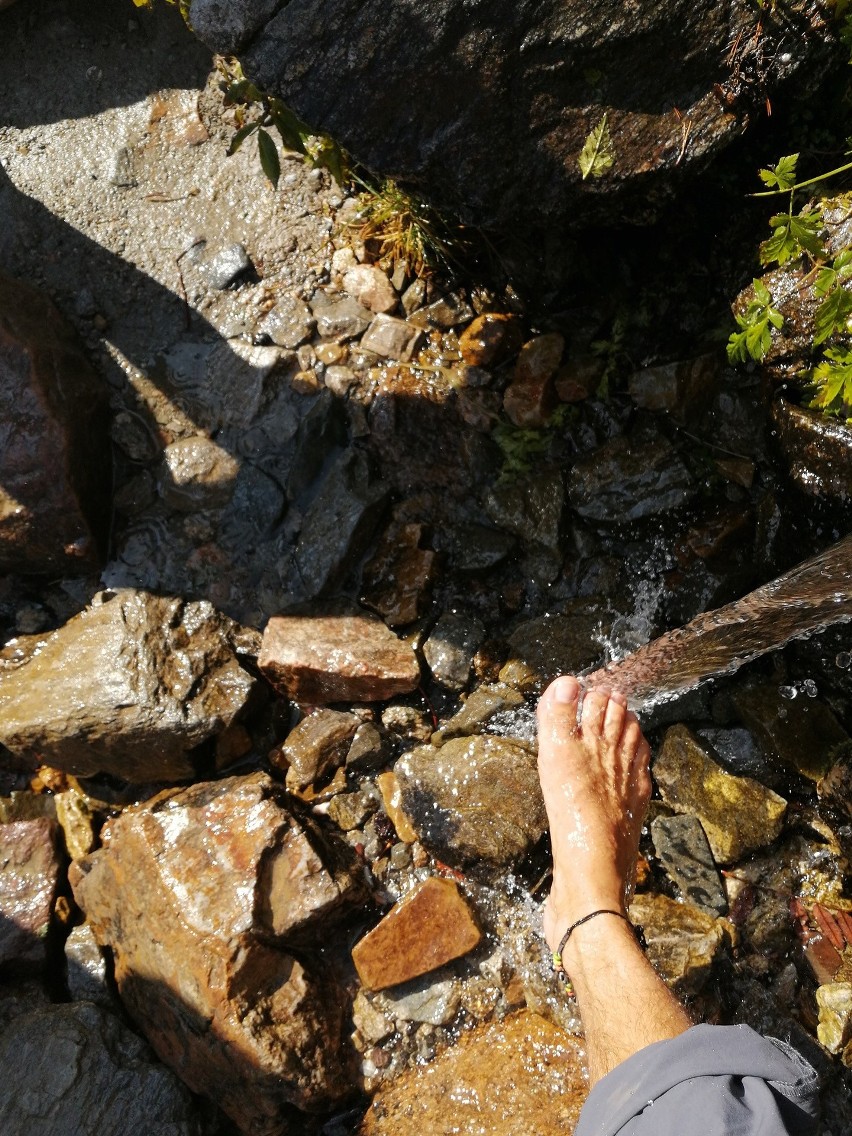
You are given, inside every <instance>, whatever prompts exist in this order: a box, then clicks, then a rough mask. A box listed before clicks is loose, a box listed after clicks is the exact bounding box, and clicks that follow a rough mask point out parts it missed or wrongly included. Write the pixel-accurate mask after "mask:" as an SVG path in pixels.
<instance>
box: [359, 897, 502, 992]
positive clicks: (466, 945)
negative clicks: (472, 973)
mask: <svg viewBox="0 0 852 1136" xmlns="http://www.w3.org/2000/svg"><path fill="white" fill-rule="evenodd" d="M481 938H482V932H481V931H480V929H479V927H478V926H477V923H476V920H475V919H474V916H473V912H472V911H471V909H470V906H469V904H468V902H467V900H466V899H465V897H464V895H463V894H462V892H461V891H460V890H459V886H458V884H457V883H456V882H455V880H448V879H442V878H440V877H438V876H430V877H429V879H426V880H423V881H422V882H421V883H419V884H415V886H414V887H413V888H412V889H411V890H410V891H409V892H406V894H405V895H404V896H403V897H402V899H400V901H399V902H398V903H397V904H396V905H395V906H394V907H393V908H391V910H390V911H389V912H388V914H387V915H386V916H385V917H384V919H382V921H381V923H379V924H378V926H376V927H374V928H373V930H372V931H369V932H368V933H367V934H366V935H365V936H364V938H363V939H360V940H359V941H358V942H357V943H356V945H355V947H354V948H353V951H352V961H353V962H354V963H355V969H356V970H357V971H358V977H359V978H360V979H361V981H362V983H363V984H364V986H366V987H367V989H369V990H383V989H384V988H385V987H386V986H398V985H399V984H400V983H402V982H408V981H409V980H410V979H412V978H417V977H419V976H420V975H421V974H427V973H428V972H429V971H431V970H436V969H437V968H438V967H439V966H443V965H444V963H446V962H450V960H451V959H455V958H460V957H461V956H462V955H465V954H467V953H468V951H471V950H473V948H474V947H475V946H476V945H477V944H478V943H479V941H480V939H481Z"/></svg>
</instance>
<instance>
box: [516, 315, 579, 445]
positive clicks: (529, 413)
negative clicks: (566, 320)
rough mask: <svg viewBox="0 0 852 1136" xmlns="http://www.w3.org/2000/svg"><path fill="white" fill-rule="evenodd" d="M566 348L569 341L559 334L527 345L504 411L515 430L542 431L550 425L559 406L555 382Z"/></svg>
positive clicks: (541, 336)
mask: <svg viewBox="0 0 852 1136" xmlns="http://www.w3.org/2000/svg"><path fill="white" fill-rule="evenodd" d="M564 348H565V340H564V339H563V337H562V336H561V335H560V334H559V333H558V332H550V333H549V334H547V335H539V336H537V337H536V338H535V339H531V340H529V342H528V343H525V344H524V346H523V348H522V349H521V353H520V355H519V356H518V361H517V362H516V363H515V370H514V374H513V375H512V381H511V383H510V384H509V386H508V387H507V388H506V392H505V394H504V395H503V410H504V411H505V412H506V416H507V418H508V419H509V421H510V422H512V423H514V425H515V426H519V427H522V428H525V429H539V428H541V427H542V426H544V425H545V424H546V422H547V419H548V417H549V415H550V413H551V411H552V410H553V408H554V407H555V406H556V402H557V397H556V390H555V388H554V385H553V378H554V376H555V374H556V371H557V369H558V367H559V362H560V360H561V358H562V352H563V350H564Z"/></svg>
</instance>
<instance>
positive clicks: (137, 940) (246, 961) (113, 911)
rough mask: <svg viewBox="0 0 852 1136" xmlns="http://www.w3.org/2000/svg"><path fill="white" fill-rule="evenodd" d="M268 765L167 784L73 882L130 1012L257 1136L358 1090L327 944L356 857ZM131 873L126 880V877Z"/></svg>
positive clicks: (356, 890)
mask: <svg viewBox="0 0 852 1136" xmlns="http://www.w3.org/2000/svg"><path fill="white" fill-rule="evenodd" d="M282 799H283V793H282V791H281V790H280V789H278V788H277V787H276V786H275V784H274V783H273V782H272V781H271V780H270V779H269V778H268V777H266V776H265V775H263V774H254V775H252V776H249V777H234V778H226V779H224V780H222V781H217V782H211V783H206V784H205V783H201V784H197V785H194V786H192V787H191V788H189V789H185V790H182V791H180V792H171V793H167V794H162V795H161V796H160V797H158V798H155V799H154V801H153V802H151V803H149V804H146V805H141V806H136V807H133V808H130V809H127V810H125V811H124V812H123V813H122V814H121V816H119V817H118V818H117V819H115V820H114V821H112V822H111V823H110V826H109V830H108V832H107V834H106V838H105V841H104V847H103V848H102V849H100V850H99V851H97V852H95V853H93V854H92V855H91V856H90V857H88V858H87V859H86V860H83V861H80V862H79V863H77V864H75V865H73V867H72V872H71V883H72V886H73V889H74V896H75V899H76V900H77V902H78V904H79V905H80V906H81V908H82V909H83V910H84V911H85V913H86V915H87V917H88V920H89V922H90V924H91V926H92V929H93V931H94V933H95V936H96V938H97V940H98V943H99V944H100V945H101V946H108V947H109V948H110V949H111V951H112V954H113V957H114V960H115V979H116V982H117V985H118V989H119V993H120V994H121V998H122V1001H123V1003H124V1005H125V1007H126V1008H127V1010H128V1012H129V1013H130V1014H131V1016H132V1017H133V1018H134V1019H135V1021H136V1023H137V1024H138V1025H139V1027H140V1028H141V1029H142V1031H143V1033H144V1034H145V1035H146V1036H147V1038H148V1040H149V1041H150V1042H151V1044H152V1045H153V1047H154V1049H155V1050H156V1051H157V1053H158V1055H159V1056H160V1057H161V1058H162V1060H164V1061H165V1062H166V1064H168V1065H170V1066H171V1067H172V1068H173V1069H174V1070H175V1072H177V1073H178V1074H179V1076H180V1077H181V1079H182V1080H183V1081H185V1082H186V1084H188V1085H189V1086H190V1088H192V1089H193V1091H194V1092H199V1093H204V1094H205V1095H207V1096H209V1097H211V1098H212V1099H213V1100H214V1101H216V1102H217V1103H218V1104H219V1105H220V1107H222V1108H223V1109H224V1110H225V1112H226V1113H228V1115H229V1116H231V1117H232V1118H233V1119H234V1120H235V1121H236V1122H237V1124H238V1125H239V1126H240V1127H241V1128H242V1129H243V1130H244V1131H246V1132H249V1131H250V1132H252V1133H259V1134H263V1136H273V1134H280V1133H281V1132H282V1131H283V1130H284V1128H283V1126H282V1115H283V1116H286V1113H287V1108H288V1106H292V1105H295V1106H296V1107H297V1108H301V1109H305V1110H308V1111H311V1110H322V1109H324V1108H327V1107H329V1106H331V1105H332V1104H333V1103H334V1102H335V1101H336V1100H338V1099H339V1098H340V1097H341V1096H343V1095H344V1094H345V1092H346V1091H347V1089H348V1086H347V1083H346V1073H347V1069H346V1059H345V1057H344V1054H343V1052H342V1050H341V1041H342V1033H341V1031H342V1026H343V1015H344V1005H343V1001H342V998H341V997H340V994H339V992H338V991H337V989H336V987H335V984H334V982H333V981H331V980H330V979H329V978H328V977H327V976H325V975H324V974H323V972H322V970H321V968H320V964H319V961H318V959H317V957H316V952H315V951H313V952H312V951H310V950H307V949H305V950H302V951H301V952H300V959H302V960H304V961H298V960H297V959H296V958H295V957H293V955H292V954H290V953H289V951H288V950H287V949H285V948H284V946H283V945H282V944H283V943H284V942H290V941H292V940H293V939H294V938H295V939H296V940H297V941H301V942H303V943H305V942H307V941H310V938H311V937H313V936H315V935H317V934H321V933H322V932H323V929H324V928H327V926H328V924H329V921H330V920H334V919H336V918H339V917H340V916H341V915H342V914H344V913H345V912H346V911H347V910H348V908H349V905H350V904H351V903H353V902H357V901H359V900H360V899H361V896H362V893H361V890H360V887H361V885H360V883H359V882H358V881H359V876H358V873H357V869H356V868H355V866H354V863H353V861H352V859H351V854H350V853H349V850H348V849H346V848H345V846H344V845H343V844H342V843H340V844H337V843H334V844H332V843H330V842H329V840H328V838H327V837H326V838H321V837H320V834H319V832H318V830H315V829H314V828H312V827H308V826H307V824H306V822H300V821H297V820H296V818H295V817H294V816H292V815H291V814H290V813H288V811H287V810H286V808H285V807H284V805H283V803H282ZM127 879H132V880H133V887H132V888H127V887H126V885H125V882H124V881H125V880H127Z"/></svg>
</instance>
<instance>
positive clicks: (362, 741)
mask: <svg viewBox="0 0 852 1136" xmlns="http://www.w3.org/2000/svg"><path fill="white" fill-rule="evenodd" d="M385 755H386V747H385V740H384V738H383V737H382V735H381V733H380V732H379V730H378V728H377V727H376V726H374V725H373V723H372V722H362V723H361V725H360V726H359V727H358V729H357V730H356V731H355V736H354V737H353V739H352V744H351V745H350V746H349V752H348V753H347V755H346V768H347V769H348V770H351V771H352V772H353V773H364V772H368V771H370V770H372V769H380V768H381V767H382V766H383V765H384V763H385Z"/></svg>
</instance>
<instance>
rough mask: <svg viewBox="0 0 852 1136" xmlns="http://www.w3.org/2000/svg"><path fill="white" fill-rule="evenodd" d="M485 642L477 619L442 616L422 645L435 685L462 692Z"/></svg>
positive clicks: (483, 632) (449, 615)
mask: <svg viewBox="0 0 852 1136" xmlns="http://www.w3.org/2000/svg"><path fill="white" fill-rule="evenodd" d="M484 639H485V628H484V627H483V625H482V624H481V623H480V621H479V620H478V619H474V618H471V617H469V616H463V615H453V614H447V615H442V616H441V618H440V619H439V620H438V622H437V623H436V624H435V626H434V627H433V628H432V630H431V631H430V633H429V638H428V639H427V640H426V642H425V643H424V644H423V655H424V657H425V659H426V662H427V663H428V664H429V669H430V670H431V672H432V677H433V678H434V679H435V681H436V682H438V683H440V684H441V686H445V687H446V688H447V689H448V690H464V688H465V687H466V686H467V683H468V679H469V678H470V667H471V662H472V660H473V656H474V655H475V654H476V651H477V648H478V647H479V645H480V644H481V643H482V641H483V640H484Z"/></svg>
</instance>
